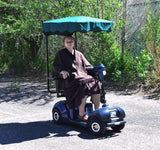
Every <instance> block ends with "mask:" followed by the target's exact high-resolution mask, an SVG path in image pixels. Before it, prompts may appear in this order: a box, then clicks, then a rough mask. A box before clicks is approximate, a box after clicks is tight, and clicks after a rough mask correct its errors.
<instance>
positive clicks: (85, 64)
mask: <svg viewBox="0 0 160 150" xmlns="http://www.w3.org/2000/svg"><path fill="white" fill-rule="evenodd" d="M81 56H82V62H83V65H84V68H93V66H92V65H91V64H90V63H89V62H88V60H87V59H86V58H85V57H84V55H83V54H82V53H81Z"/></svg>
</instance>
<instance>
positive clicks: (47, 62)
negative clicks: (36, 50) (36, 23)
mask: <svg viewBox="0 0 160 150" xmlns="http://www.w3.org/2000/svg"><path fill="white" fill-rule="evenodd" d="M45 37H46V58H47V59H46V66H47V89H48V92H50V93H56V92H53V91H51V90H50V86H49V81H50V77H49V57H48V52H49V51H48V35H47V34H45ZM51 78H52V77H51Z"/></svg>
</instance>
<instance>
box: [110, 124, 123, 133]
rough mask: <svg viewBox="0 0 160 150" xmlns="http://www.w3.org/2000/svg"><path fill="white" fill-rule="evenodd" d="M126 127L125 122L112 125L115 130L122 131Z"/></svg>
mask: <svg viewBox="0 0 160 150" xmlns="http://www.w3.org/2000/svg"><path fill="white" fill-rule="evenodd" d="M124 127H125V124H121V125H117V126H113V127H111V128H112V130H113V131H121V130H122V129H123V128H124Z"/></svg>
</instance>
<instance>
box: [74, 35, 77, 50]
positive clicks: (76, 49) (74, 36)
mask: <svg viewBox="0 0 160 150" xmlns="http://www.w3.org/2000/svg"><path fill="white" fill-rule="evenodd" d="M74 37H75V44H74V45H75V49H76V50H77V32H75V33H74Z"/></svg>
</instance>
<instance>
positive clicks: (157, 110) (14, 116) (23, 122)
mask: <svg viewBox="0 0 160 150" xmlns="http://www.w3.org/2000/svg"><path fill="white" fill-rule="evenodd" d="M60 99H64V98H57V97H56V94H50V93H48V92H47V87H46V82H44V81H41V82H35V81H20V82H19V83H18V82H17V81H16V80H13V79H10V80H8V79H5V78H4V79H2V78H1V79H0V150H42V149H43V150H62V149H65V150H71V149H77V150H81V149H83V150H89V149H92V150H98V149H99V150H106V149H108V150H159V149H160V144H159V141H160V101H159V100H152V99H145V98H144V97H143V96H142V95H140V94H137V95H125V94H121V93H120V92H113V91H111V92H109V91H108V92H107V94H106V99H107V100H108V103H109V104H110V105H115V106H119V107H122V108H123V109H124V110H125V112H126V115H127V116H126V121H127V124H126V127H125V128H124V129H123V130H122V132H120V133H115V132H113V131H112V130H111V129H108V131H107V132H106V134H105V135H104V136H103V137H96V136H93V135H91V134H90V132H88V130H87V129H84V128H80V127H77V126H71V125H66V124H64V125H55V124H53V123H52V114H51V110H52V107H53V105H54V103H55V102H57V101H58V100H60Z"/></svg>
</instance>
